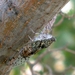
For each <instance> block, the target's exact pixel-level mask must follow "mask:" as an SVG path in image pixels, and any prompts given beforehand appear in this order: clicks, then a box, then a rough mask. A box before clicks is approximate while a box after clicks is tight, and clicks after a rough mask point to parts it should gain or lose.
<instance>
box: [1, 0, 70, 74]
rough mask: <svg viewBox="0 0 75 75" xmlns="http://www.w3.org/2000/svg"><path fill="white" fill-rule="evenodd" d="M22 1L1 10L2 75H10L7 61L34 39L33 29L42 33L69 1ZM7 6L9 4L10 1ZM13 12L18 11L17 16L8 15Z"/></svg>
mask: <svg viewBox="0 0 75 75" xmlns="http://www.w3.org/2000/svg"><path fill="white" fill-rule="evenodd" d="M10 1H12V0H10ZM22 1H23V0H22ZM22 1H21V0H19V4H17V2H18V1H17V0H16V2H15V0H13V4H12V5H10V7H11V8H10V7H8V8H6V9H7V10H5V8H4V10H2V9H1V12H2V14H1V15H2V19H1V22H0V75H8V73H9V72H8V73H6V71H7V69H6V67H7V64H6V60H7V59H8V58H10V57H12V56H13V55H14V54H15V53H16V52H17V51H18V50H19V49H20V48H21V47H23V45H24V44H26V43H27V42H28V41H29V40H30V39H29V37H28V36H30V37H31V38H33V37H34V35H35V34H34V33H32V31H31V29H32V30H33V31H34V32H38V31H40V30H41V29H42V28H43V27H44V26H45V25H46V24H47V23H48V22H49V21H50V20H51V19H52V18H53V17H54V15H55V14H57V13H58V12H59V11H60V9H61V8H62V7H63V6H64V5H65V4H66V3H67V2H68V1H69V0H25V1H24V2H22ZM14 3H15V4H14ZM6 4H9V2H8V0H7V2H6ZM13 7H14V8H13ZM3 11H4V13H3ZM11 11H16V13H15V14H16V16H15V15H13V16H10V15H8V14H7V13H9V12H10V13H11ZM9 68H10V67H9Z"/></svg>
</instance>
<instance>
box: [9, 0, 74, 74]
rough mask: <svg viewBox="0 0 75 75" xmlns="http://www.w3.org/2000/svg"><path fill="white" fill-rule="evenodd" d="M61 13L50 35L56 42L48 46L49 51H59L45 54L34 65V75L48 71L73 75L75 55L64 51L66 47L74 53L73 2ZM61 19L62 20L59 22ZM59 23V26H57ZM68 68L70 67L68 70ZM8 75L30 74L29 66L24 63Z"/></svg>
mask: <svg viewBox="0 0 75 75" xmlns="http://www.w3.org/2000/svg"><path fill="white" fill-rule="evenodd" d="M61 11H62V12H63V13H59V14H58V16H57V19H56V22H55V24H54V28H53V31H52V34H53V35H54V36H55V37H56V42H54V43H53V44H52V45H51V46H50V49H56V50H58V49H59V50H58V51H53V52H50V53H48V54H46V55H45V56H43V58H42V59H41V61H39V62H38V64H35V66H34V67H33V70H34V71H35V72H37V74H36V75H49V74H48V73H49V71H48V70H49V69H51V70H52V72H53V74H54V75H63V73H65V75H75V68H74V66H75V53H71V52H69V51H66V50H65V49H64V47H66V48H68V49H69V50H70V51H75V0H70V2H69V3H68V4H66V6H64V8H63V9H62V10H61ZM61 19H63V20H62V21H61V22H60V20H61ZM59 22H60V24H58V23H59ZM61 49H62V50H61ZM45 50H46V49H44V50H41V51H40V52H39V53H37V54H36V55H34V56H32V57H31V58H30V62H32V63H33V62H35V61H36V59H37V58H38V56H39V55H41V54H43V52H45ZM70 66H72V67H71V68H70V69H68V68H69V67H70ZM66 69H68V70H66ZM38 73H39V74H38ZM10 75H32V74H31V72H30V66H29V65H27V63H25V64H24V65H22V66H19V67H16V68H14V69H13V70H12V71H11V72H10Z"/></svg>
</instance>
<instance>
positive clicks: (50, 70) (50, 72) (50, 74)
mask: <svg viewBox="0 0 75 75" xmlns="http://www.w3.org/2000/svg"><path fill="white" fill-rule="evenodd" d="M45 67H46V68H47V69H48V71H49V75H53V72H52V69H51V68H50V66H48V65H47V64H46V65H45Z"/></svg>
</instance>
